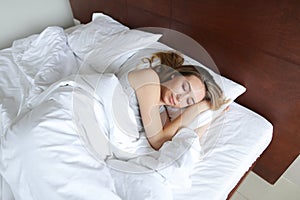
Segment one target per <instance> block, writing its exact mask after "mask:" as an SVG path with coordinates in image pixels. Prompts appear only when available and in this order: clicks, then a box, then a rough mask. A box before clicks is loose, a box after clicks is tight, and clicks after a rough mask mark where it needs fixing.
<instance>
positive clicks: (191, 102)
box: [186, 97, 195, 105]
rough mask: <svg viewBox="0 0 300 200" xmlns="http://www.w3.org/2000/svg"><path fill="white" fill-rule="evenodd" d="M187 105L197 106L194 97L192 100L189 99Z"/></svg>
mask: <svg viewBox="0 0 300 200" xmlns="http://www.w3.org/2000/svg"><path fill="white" fill-rule="evenodd" d="M186 101H187V104H188V105H193V104H195V100H194V99H193V98H192V97H190V98H187V100H186Z"/></svg>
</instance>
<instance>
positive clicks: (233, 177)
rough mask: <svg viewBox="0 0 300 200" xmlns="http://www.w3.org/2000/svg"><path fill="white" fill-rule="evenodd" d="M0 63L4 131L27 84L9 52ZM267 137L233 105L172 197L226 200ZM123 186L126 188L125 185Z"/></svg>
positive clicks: (267, 131) (266, 127)
mask: <svg viewBox="0 0 300 200" xmlns="http://www.w3.org/2000/svg"><path fill="white" fill-rule="evenodd" d="M0 63H1V68H0V73H1V74H0V91H1V93H0V95H1V105H2V109H1V117H2V120H1V121H2V125H3V126H2V128H3V129H6V128H7V126H8V124H9V123H10V121H11V120H12V119H13V118H14V117H15V116H16V115H17V114H18V113H19V105H20V104H22V103H23V102H22V100H23V99H24V96H26V94H27V93H28V90H29V89H30V87H31V85H30V83H28V82H26V81H24V78H23V77H22V74H21V72H20V71H19V70H18V67H17V66H16V63H14V62H13V60H12V56H11V49H5V50H1V51H0ZM2 66H4V67H2ZM25 80H26V79H25ZM20 88H21V90H20ZM1 135H3V133H1ZM271 138H272V125H271V124H270V123H269V122H268V121H267V120H265V119H264V118H263V117H261V116H259V115H258V114H256V113H254V112H252V111H251V110H249V109H247V108H245V107H243V106H241V105H239V104H237V103H233V104H232V105H231V107H230V110H229V111H228V112H227V113H226V114H225V115H223V116H222V117H220V118H218V119H217V120H216V121H215V122H214V123H213V124H212V126H211V128H210V129H209V130H208V131H207V133H206V134H205V135H204V136H203V138H202V139H201V141H200V142H201V144H202V149H203V151H204V157H203V160H202V161H199V162H198V163H197V165H196V166H195V168H194V170H193V171H192V175H191V180H192V187H191V188H186V189H173V190H172V194H173V198H174V199H178V200H180V199H195V200H196V199H207V200H214V199H215V200H221V199H226V198H227V195H228V193H229V192H230V191H231V190H232V188H233V187H234V186H235V185H236V184H237V182H238V181H239V180H240V178H241V177H242V176H243V174H244V173H245V172H246V171H247V170H248V169H249V167H250V166H251V165H252V163H253V162H254V161H255V160H256V159H257V158H258V157H259V155H260V154H261V153H262V152H263V151H264V149H265V148H266V147H267V146H268V144H269V143H270V141H271ZM3 183H4V182H3ZM122 184H123V183H122ZM3 185H6V184H3ZM123 185H124V186H126V184H125V183H124V184H123ZM2 188H4V190H5V191H7V193H6V192H2V197H3V194H7V195H8V196H9V197H11V195H10V191H9V189H5V188H7V187H6V186H5V187H2ZM128 188H130V187H127V189H128Z"/></svg>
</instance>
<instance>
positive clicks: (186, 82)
mask: <svg viewBox="0 0 300 200" xmlns="http://www.w3.org/2000/svg"><path fill="white" fill-rule="evenodd" d="M204 97H205V86H204V84H203V83H202V82H201V81H200V79H199V78H198V77H196V76H194V75H191V76H175V77H174V78H172V79H171V80H169V81H166V82H165V83H163V84H162V87H161V101H162V103H163V104H165V105H168V106H172V107H176V108H184V107H187V106H190V105H193V104H195V103H198V102H200V101H202V100H203V98H204Z"/></svg>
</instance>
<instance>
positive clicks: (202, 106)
mask: <svg viewBox="0 0 300 200" xmlns="http://www.w3.org/2000/svg"><path fill="white" fill-rule="evenodd" d="M210 108H211V102H210V101H207V100H202V101H200V102H199V103H195V104H194V105H192V106H189V107H188V108H187V109H188V110H190V111H189V112H193V113H195V114H196V115H198V114H200V113H202V112H204V111H206V110H209V109H210Z"/></svg>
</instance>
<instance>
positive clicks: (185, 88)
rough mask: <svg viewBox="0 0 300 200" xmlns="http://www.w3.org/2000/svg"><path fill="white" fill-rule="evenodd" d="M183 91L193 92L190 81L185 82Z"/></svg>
mask: <svg viewBox="0 0 300 200" xmlns="http://www.w3.org/2000/svg"><path fill="white" fill-rule="evenodd" d="M182 89H183V91H185V92H190V91H191V85H190V83H189V82H188V81H184V82H183V84H182Z"/></svg>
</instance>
